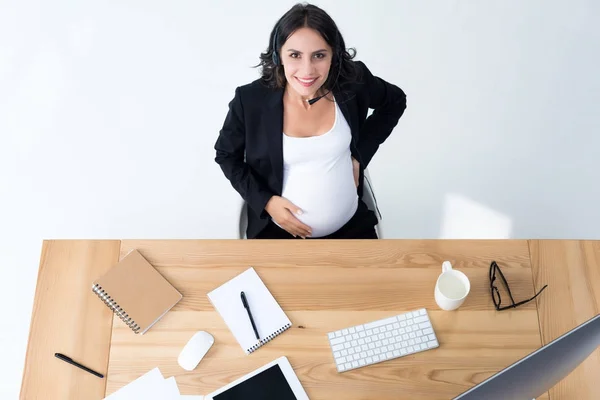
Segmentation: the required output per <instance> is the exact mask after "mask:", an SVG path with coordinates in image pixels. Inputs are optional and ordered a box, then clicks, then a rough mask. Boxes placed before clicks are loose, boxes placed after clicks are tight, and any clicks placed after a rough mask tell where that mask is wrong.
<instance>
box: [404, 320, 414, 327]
mask: <svg viewBox="0 0 600 400" xmlns="http://www.w3.org/2000/svg"><path fill="white" fill-rule="evenodd" d="M412 324H414V322H413V320H412V319H407V320H406V326H411V325H412Z"/></svg>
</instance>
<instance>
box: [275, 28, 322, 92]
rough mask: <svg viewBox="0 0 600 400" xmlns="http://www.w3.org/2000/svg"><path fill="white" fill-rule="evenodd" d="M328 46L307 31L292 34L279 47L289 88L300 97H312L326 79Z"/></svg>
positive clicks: (320, 37)
mask: <svg viewBox="0 0 600 400" xmlns="http://www.w3.org/2000/svg"><path fill="white" fill-rule="evenodd" d="M332 56H333V54H332V51H331V47H330V46H329V45H328V44H327V42H326V41H325V39H323V37H322V36H321V35H320V34H319V32H317V31H315V30H313V29H310V28H300V29H298V30H297V31H295V32H294V33H293V34H292V35H291V36H290V37H289V38H288V39H287V41H286V42H285V43H284V44H283V46H282V47H281V62H282V64H283V69H284V71H285V78H286V80H287V82H288V84H289V88H288V89H292V90H294V91H295V92H296V93H297V94H298V95H300V96H301V97H302V98H312V97H314V96H315V94H316V93H317V92H318V91H319V89H320V88H321V86H323V84H324V83H325V81H326V80H327V77H328V76H329V67H330V66H331V60H332Z"/></svg>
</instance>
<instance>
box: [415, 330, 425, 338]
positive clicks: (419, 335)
mask: <svg viewBox="0 0 600 400" xmlns="http://www.w3.org/2000/svg"><path fill="white" fill-rule="evenodd" d="M415 335H417V337H421V336H423V332H421V331H417V332H416V333H415Z"/></svg>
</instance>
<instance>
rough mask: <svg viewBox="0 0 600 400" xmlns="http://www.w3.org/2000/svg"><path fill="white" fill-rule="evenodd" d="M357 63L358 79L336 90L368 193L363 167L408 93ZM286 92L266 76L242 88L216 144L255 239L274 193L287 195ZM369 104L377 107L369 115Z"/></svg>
mask: <svg viewBox="0 0 600 400" xmlns="http://www.w3.org/2000/svg"><path fill="white" fill-rule="evenodd" d="M354 64H355V66H356V68H357V69H358V72H359V79H358V81H357V82H356V83H353V84H351V85H350V86H349V87H348V88H344V90H343V91H337V92H336V91H335V90H334V91H333V95H334V97H335V99H336V102H337V103H338V105H339V107H340V109H341V110H342V113H343V115H344V117H345V118H346V120H347V121H348V124H349V125H350V129H351V132H352V141H351V145H350V151H351V153H352V156H353V157H354V158H356V159H357V160H358V162H359V163H360V166H361V168H360V172H361V173H360V179H359V186H358V194H359V196H362V190H363V189H362V188H363V171H364V169H365V168H366V167H367V165H369V162H370V161H371V159H372V158H373V156H374V155H375V152H376V151H377V149H378V148H379V145H380V144H381V143H383V142H384V141H385V139H386V138H387V137H388V136H389V135H390V133H391V132H392V130H393V129H394V127H395V126H396V124H397V123H398V120H399V119H400V117H401V116H402V114H403V113H404V109H405V108H406V95H405V94H404V92H403V91H402V90H401V89H400V88H399V87H397V86H395V85H392V84H390V83H388V82H386V81H384V80H383V79H381V78H378V77H376V76H373V75H372V74H371V72H370V71H369V70H368V68H367V67H366V66H365V64H364V63H362V62H360V61H356V62H354ZM283 92H284V90H283V89H270V88H267V87H266V86H264V84H262V83H261V82H260V80H256V81H254V82H252V83H250V84H247V85H245V86H241V87H238V88H237V89H236V90H235V97H234V98H233V100H231V102H230V103H229V112H228V114H227V117H226V118H225V122H224V124H223V128H222V129H221V131H220V133H219V138H218V139H217V142H216V144H215V150H216V153H217V154H216V158H215V161H216V162H217V163H218V164H219V165H220V166H221V169H222V170H223V173H224V174H225V176H226V177H227V179H229V181H230V182H231V185H232V186H233V187H234V189H235V190H237V191H238V193H239V194H240V195H241V196H242V198H243V199H244V200H245V201H246V204H247V207H248V229H247V231H246V236H247V237H248V238H249V239H252V238H254V237H256V235H257V234H258V233H259V232H260V231H261V230H262V229H264V227H265V226H266V225H267V223H268V222H269V218H270V217H269V214H268V213H267V212H266V211H265V206H266V204H267V202H268V201H269V199H270V198H271V196H274V195H278V196H281V192H282V188H283V136H282V135H283ZM324 100H325V99H323V100H321V101H324ZM325 101H326V100H325ZM369 108H371V109H374V111H373V113H372V114H371V115H370V116H369V117H368V118H367V113H368V110H369Z"/></svg>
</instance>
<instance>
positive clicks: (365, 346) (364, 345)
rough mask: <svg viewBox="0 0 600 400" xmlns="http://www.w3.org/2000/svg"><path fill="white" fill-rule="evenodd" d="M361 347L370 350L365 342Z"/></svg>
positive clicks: (363, 349)
mask: <svg viewBox="0 0 600 400" xmlns="http://www.w3.org/2000/svg"><path fill="white" fill-rule="evenodd" d="M360 349H361V350H362V351H367V350H369V346H367V345H366V344H363V345H362V346H360Z"/></svg>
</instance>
